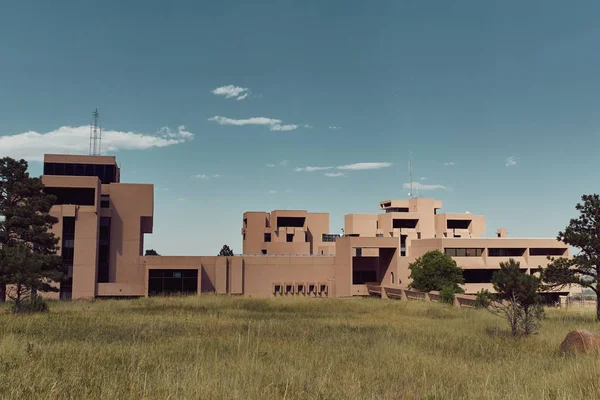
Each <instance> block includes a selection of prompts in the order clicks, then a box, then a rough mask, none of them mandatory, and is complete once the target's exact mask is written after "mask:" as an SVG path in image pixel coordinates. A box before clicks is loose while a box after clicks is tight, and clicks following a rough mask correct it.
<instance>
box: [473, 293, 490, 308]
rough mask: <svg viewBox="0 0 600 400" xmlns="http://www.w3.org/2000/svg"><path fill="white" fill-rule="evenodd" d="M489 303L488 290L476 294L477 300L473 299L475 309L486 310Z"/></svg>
mask: <svg viewBox="0 0 600 400" xmlns="http://www.w3.org/2000/svg"><path fill="white" fill-rule="evenodd" d="M491 301H492V300H491V297H490V292H489V290H487V289H483V290H480V291H479V292H477V298H476V299H475V308H488V307H489V306H490V303H491Z"/></svg>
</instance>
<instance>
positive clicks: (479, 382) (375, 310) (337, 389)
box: [0, 296, 600, 399]
mask: <svg viewBox="0 0 600 400" xmlns="http://www.w3.org/2000/svg"><path fill="white" fill-rule="evenodd" d="M575 328H585V329H590V330H592V331H600V325H598V324H596V323H594V321H593V310H582V311H561V310H550V311H549V312H548V318H547V319H546V320H545V321H544V322H543V325H542V329H541V331H540V332H539V334H537V335H535V336H532V337H529V338H522V339H518V340H515V339H513V338H511V337H508V336H506V334H505V333H506V332H507V327H506V326H505V323H504V321H502V320H500V319H499V318H497V317H495V316H493V315H491V314H489V313H488V312H486V311H481V310H470V309H457V308H452V307H449V306H443V305H439V304H426V303H422V302H417V301H411V302H404V301H391V300H380V299H346V300H319V299H270V300H257V299H243V298H235V297H217V296H200V297H179V298H150V299H140V300H118V301H117V300H104V301H95V302H70V303H69V302H61V303H52V304H51V312H50V313H48V314H45V315H34V316H13V315H9V314H6V313H2V314H1V315H0V397H2V398H10V399H19V398H28V399H34V398H35V399H44V398H57V399H66V398H70V399H86V398H89V399H91V398H93V399H138V398H157V399H166V398H170V399H196V398H201V399H275V398H277V399H280V398H285V399H452V398H456V399H521V398H523V399H525V398H531V399H591V398H597V396H598V393H600V358H599V357H597V356H596V355H589V356H579V357H562V356H560V355H558V354H557V351H556V349H557V348H558V346H559V344H560V342H561V341H562V339H563V338H564V336H565V335H566V333H567V332H569V331H570V330H572V329H575Z"/></svg>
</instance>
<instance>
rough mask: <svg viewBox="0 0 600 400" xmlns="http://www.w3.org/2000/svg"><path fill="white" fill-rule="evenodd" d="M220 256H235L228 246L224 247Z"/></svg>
mask: <svg viewBox="0 0 600 400" xmlns="http://www.w3.org/2000/svg"><path fill="white" fill-rule="evenodd" d="M219 255H220V256H233V250H231V249H230V248H229V246H227V245H226V244H224V245H223V247H222V248H221V251H220V252H219Z"/></svg>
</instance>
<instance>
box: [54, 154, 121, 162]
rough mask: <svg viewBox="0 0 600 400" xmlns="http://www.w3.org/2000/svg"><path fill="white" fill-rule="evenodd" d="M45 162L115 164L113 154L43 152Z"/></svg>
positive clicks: (115, 159)
mask: <svg viewBox="0 0 600 400" xmlns="http://www.w3.org/2000/svg"><path fill="white" fill-rule="evenodd" d="M44 162H45V163H64V164H104V165H117V158H116V157H115V156H89V155H82V154H44Z"/></svg>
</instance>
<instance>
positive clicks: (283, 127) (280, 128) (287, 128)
mask: <svg viewBox="0 0 600 400" xmlns="http://www.w3.org/2000/svg"><path fill="white" fill-rule="evenodd" d="M294 129H298V125H293V124H291V125H279V124H277V125H273V126H272V127H271V130H272V131H284V132H285V131H293V130H294Z"/></svg>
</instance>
